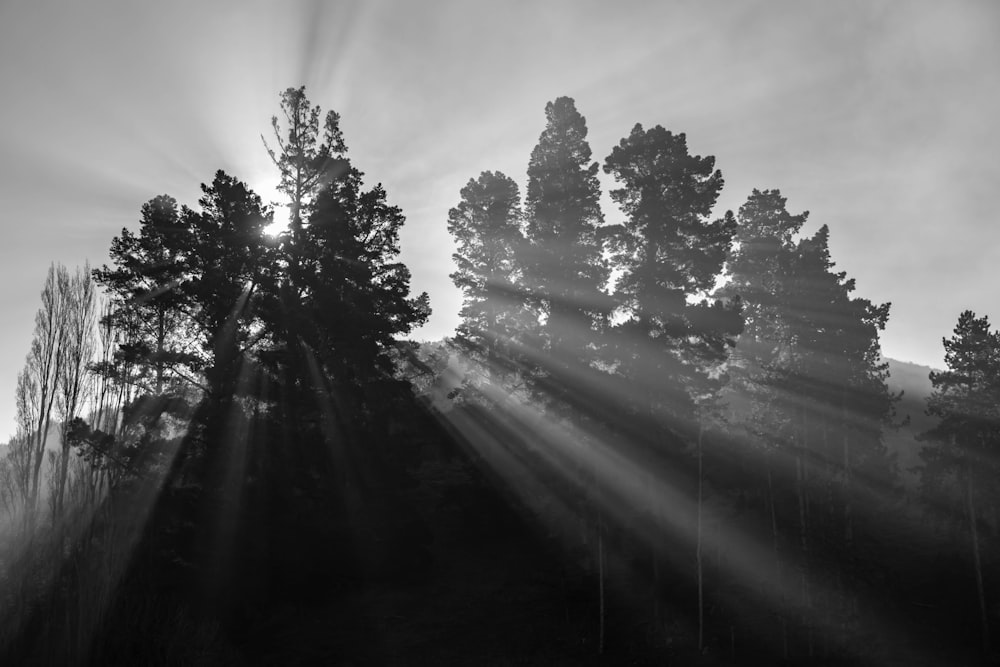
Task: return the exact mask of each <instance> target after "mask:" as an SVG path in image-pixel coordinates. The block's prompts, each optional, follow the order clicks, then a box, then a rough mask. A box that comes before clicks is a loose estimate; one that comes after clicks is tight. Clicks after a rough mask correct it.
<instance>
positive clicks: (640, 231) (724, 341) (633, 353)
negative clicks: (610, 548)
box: [601, 124, 742, 649]
mask: <svg viewBox="0 0 1000 667" xmlns="http://www.w3.org/2000/svg"><path fill="white" fill-rule="evenodd" d="M714 166H715V158H713V157H711V156H709V157H701V156H692V155H690V154H689V153H688V149H687V139H686V137H685V135H684V134H679V135H674V134H673V133H672V132H669V131H667V130H666V129H664V128H663V127H661V126H659V125H657V126H656V127H653V128H652V129H650V130H644V129H643V127H642V125H640V124H636V125H635V127H633V129H632V132H631V134H630V135H629V136H628V137H627V138H625V139H622V141H621V142H620V143H619V144H618V146H616V147H615V148H614V149H613V150H612V151H611V154H610V155H609V156H608V157H607V159H606V160H605V163H604V171H605V172H606V173H609V174H613V175H614V176H615V178H616V179H617V180H618V182H619V183H620V184H621V185H622V187H620V188H618V189H616V190H612V192H611V198H612V200H614V201H615V202H616V203H617V204H618V205H619V207H621V209H622V212H623V213H624V214H625V216H626V218H625V221H624V222H623V223H622V224H620V225H613V226H609V227H606V228H604V229H602V230H601V231H602V232H603V234H604V235H605V237H606V238H607V239H608V241H609V243H608V246H609V248H610V250H611V266H612V268H613V269H614V270H615V271H616V272H618V273H619V277H618V281H617V284H616V289H615V292H614V298H615V302H616V303H617V304H618V307H619V311H620V315H621V317H622V319H623V320H624V321H622V322H621V324H619V325H618V326H616V327H615V330H614V342H613V344H612V349H613V351H612V352H611V357H612V359H613V363H614V365H615V368H616V373H617V374H618V375H620V376H621V377H622V378H623V379H624V380H626V381H627V382H628V383H630V384H632V385H633V386H635V387H636V389H635V390H634V391H633V393H632V394H631V400H628V401H627V402H626V404H627V407H626V409H627V410H628V411H629V412H630V413H631V414H633V415H635V416H638V417H639V418H640V419H644V420H645V421H646V423H648V425H649V431H650V432H652V433H660V432H662V431H663V430H664V429H667V430H669V431H671V432H672V433H673V434H674V437H675V438H676V439H678V440H680V441H692V440H693V441H695V442H696V455H697V460H698V480H697V489H698V490H697V501H698V502H697V517H696V565H697V581H698V617H699V649H701V647H702V641H703V637H704V630H703V595H702V550H701V538H702V534H701V528H702V521H701V514H702V496H703V470H702V461H703V444H704V443H703V440H704V427H705V424H704V423H703V420H705V419H707V414H700V413H699V409H698V407H699V405H706V404H709V403H711V402H712V400H711V398H712V396H714V395H715V394H716V393H717V391H718V389H719V388H720V383H719V382H718V381H716V380H715V378H716V377H718V374H717V372H716V371H717V370H718V367H719V365H720V364H721V363H722V362H723V361H724V360H725V358H726V354H727V351H728V349H729V347H731V346H732V345H733V343H734V339H735V336H736V335H737V334H739V332H740V330H741V328H742V321H741V319H740V313H739V303H738V301H736V302H734V303H732V304H727V303H723V302H722V301H716V302H714V303H710V302H709V301H708V300H707V299H705V298H704V295H705V294H707V292H708V291H709V290H710V289H711V288H712V287H713V286H714V284H715V282H716V280H718V278H719V274H720V273H721V271H722V265H723V262H724V260H725V257H726V253H727V252H728V250H729V246H730V244H731V242H732V236H733V232H734V228H735V222H734V221H733V220H732V216H731V215H727V216H726V217H725V218H723V219H721V220H715V221H710V220H709V219H708V217H709V215H710V214H711V212H712V208H713V207H714V206H715V202H716V200H717V199H718V196H719V192H720V191H721V190H722V186H723V179H722V173H721V172H720V171H718V170H714ZM698 297H702V298H701V300H700V301H696V300H697V299H698ZM706 412H707V411H706ZM657 440H659V438H657ZM656 444H657V445H660V446H658V447H657V449H658V450H660V451H658V452H656V453H657V454H658V455H659V456H662V455H663V454H664V453H665V452H663V451H662V450H663V447H662V443H659V442H658V443H656ZM650 513H651V515H652V516H658V512H657V510H656V508H655V507H651V508H650ZM658 559H659V553H658V552H657V550H656V549H655V548H654V553H653V568H654V569H653V578H654V582H655V586H656V588H658V587H659V581H658V579H659V568H658V564H657V561H658ZM654 616H655V617H656V618H655V621H656V623H657V626H658V627H659V620H660V619H659V600H658V598H657V599H656V600H655V601H654Z"/></svg>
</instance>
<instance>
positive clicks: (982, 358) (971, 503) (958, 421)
mask: <svg viewBox="0 0 1000 667" xmlns="http://www.w3.org/2000/svg"><path fill="white" fill-rule="evenodd" d="M943 342H944V349H945V365H946V366H947V370H945V371H941V372H932V373H931V374H930V379H931V384H932V385H933V387H934V390H933V393H932V394H931V396H930V398H928V400H927V411H928V413H929V414H931V415H934V416H936V417H938V418H939V419H940V422H939V423H938V425H937V426H935V427H934V428H933V429H931V430H930V431H929V432H927V433H925V434H924V436H923V437H924V439H926V440H928V441H930V442H932V443H933V445H932V446H928V447H925V448H924V449H923V450H922V451H921V456H922V457H923V459H924V461H925V465H924V469H923V483H924V485H925V486H926V487H928V488H934V487H939V486H941V485H943V484H944V483H945V481H946V480H947V479H948V478H949V477H954V479H956V480H957V481H958V485H959V488H960V489H961V495H962V496H964V498H963V504H964V505H965V511H966V517H965V518H966V521H967V522H968V523H967V525H968V527H969V538H970V542H971V547H972V548H971V551H972V560H973V566H974V571H975V578H976V593H977V597H978V602H979V614H980V625H981V637H982V646H983V651H984V653H985V654H986V655H987V656H988V655H989V654H990V646H991V643H990V627H989V613H988V611H987V610H988V603H987V600H986V587H985V584H984V576H983V569H984V568H983V562H982V561H983V557H982V553H981V552H982V550H983V547H982V539H981V537H980V534H979V523H980V521H981V520H982V519H981V515H982V508H983V507H984V506H985V507H995V506H996V504H997V502H998V496H997V493H996V491H995V489H996V479H997V474H998V472H1000V466H998V465H997V463H996V461H997V452H998V451H1000V331H995V330H993V329H992V328H991V326H990V322H989V318H988V317H986V316H983V317H977V316H976V314H975V313H973V312H972V311H969V310H967V311H964V312H963V313H962V314H961V315H960V316H959V318H958V323H957V324H956V325H955V330H954V333H953V334H952V337H951V338H950V339H947V338H946V339H943Z"/></svg>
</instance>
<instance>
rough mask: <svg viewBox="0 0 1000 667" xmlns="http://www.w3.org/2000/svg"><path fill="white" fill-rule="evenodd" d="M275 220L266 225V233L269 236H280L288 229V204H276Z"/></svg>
mask: <svg viewBox="0 0 1000 667" xmlns="http://www.w3.org/2000/svg"><path fill="white" fill-rule="evenodd" d="M273 220H274V221H273V222H272V223H271V224H269V225H268V226H266V227H264V233H265V234H267V235H268V236H279V235H281V234H283V233H284V232H287V231H288V206H287V205H286V204H277V203H275V204H274V219H273Z"/></svg>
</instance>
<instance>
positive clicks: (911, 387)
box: [885, 358, 935, 490]
mask: <svg viewBox="0 0 1000 667" xmlns="http://www.w3.org/2000/svg"><path fill="white" fill-rule="evenodd" d="M886 361H887V362H889V379H888V380H887V381H886V384H887V386H888V387H889V391H891V392H892V393H894V394H900V393H902V397H901V398H900V400H899V402H898V403H897V404H896V422H897V423H899V424H900V426H899V428H897V429H895V430H893V429H887V430H886V434H885V441H886V446H887V447H888V448H889V451H890V452H892V453H894V454H895V455H896V462H897V464H898V465H899V475H900V478H901V480H902V482H903V484H904V486H905V487H906V488H907V489H910V490H912V489H914V488H915V487H916V485H917V483H918V482H919V473H918V472H917V471H915V470H914V468H915V467H917V466H919V465H921V463H922V461H921V459H920V448H921V447H923V444H922V443H920V442H918V441H917V439H916V437H917V435H919V434H920V433H923V432H925V431H927V430H928V429H930V428H931V427H933V426H934V424H935V418H934V417H931V416H929V415H927V414H926V412H925V410H926V407H927V397H928V396H930V394H931V381H930V377H929V375H930V373H931V371H933V370H935V369H933V368H931V367H929V366H921V365H919V364H914V363H910V362H907V361H898V360H896V359H888V358H887V359H886Z"/></svg>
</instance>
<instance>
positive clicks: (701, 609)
mask: <svg viewBox="0 0 1000 667" xmlns="http://www.w3.org/2000/svg"><path fill="white" fill-rule="evenodd" d="M703 434H704V428H703V427H702V426H701V425H700V424H699V425H698V516H697V531H696V532H697V537H696V540H695V541H696V546H695V561H696V564H697V569H698V654H699V655H701V653H702V651H704V649H705V592H704V580H703V577H702V574H703V573H702V562H701V550H702V540H701V531H702V494H703V491H704V488H703V485H704V476H703V456H702V444H703V443H702V437H703Z"/></svg>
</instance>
